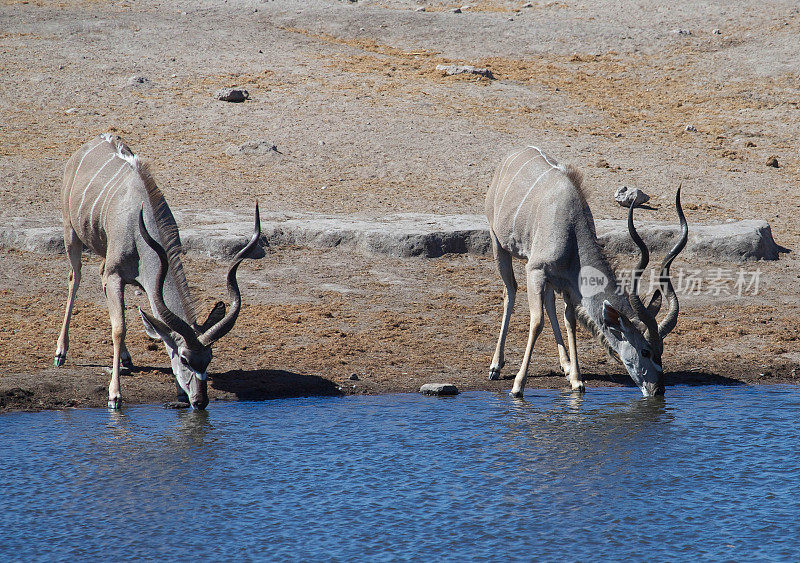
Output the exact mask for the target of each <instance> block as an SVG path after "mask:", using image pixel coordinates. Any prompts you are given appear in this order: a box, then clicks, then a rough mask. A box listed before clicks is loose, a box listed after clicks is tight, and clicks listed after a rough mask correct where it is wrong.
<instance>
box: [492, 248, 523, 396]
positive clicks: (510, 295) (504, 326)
mask: <svg viewBox="0 0 800 563" xmlns="http://www.w3.org/2000/svg"><path fill="white" fill-rule="evenodd" d="M493 243H494V244H495V258H496V260H497V269H498V270H499V272H500V277H501V278H502V279H503V284H504V285H505V287H504V289H503V321H502V323H501V325H500V337H499V338H498V340H497V347H496V348H495V350H494V355H493V356H492V363H491V365H490V366H489V379H490V380H496V379H500V370H501V369H503V366H504V365H505V363H506V361H505V345H506V335H507V334H508V324H509V321H510V319H511V313H512V311H513V310H514V301H515V299H516V297H517V280H516V278H514V267H513V265H512V263H511V254H509V253H508V252H506V251H505V250H503V249H501V248H500V247H499V245H498V244H497V242H496V241H493Z"/></svg>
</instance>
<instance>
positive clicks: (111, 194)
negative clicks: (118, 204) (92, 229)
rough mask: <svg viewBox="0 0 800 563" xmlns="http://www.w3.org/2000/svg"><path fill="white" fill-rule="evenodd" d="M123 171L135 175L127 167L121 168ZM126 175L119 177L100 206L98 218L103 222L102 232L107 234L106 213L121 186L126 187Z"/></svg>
mask: <svg viewBox="0 0 800 563" xmlns="http://www.w3.org/2000/svg"><path fill="white" fill-rule="evenodd" d="M122 169H123V170H127V171H128V172H131V173H135V171H134V170H132V169H131V168H128V167H127V166H123V167H122ZM127 179H128V175H125V174H123V175H122V177H120V179H119V181H118V182H117V185H116V187H115V188H114V189H113V190H109V191H108V197H106V198H105V201H104V202H103V205H101V206H100V217H99V220H100V221H102V222H103V230H105V231H106V232H108V225H107V224H106V221H105V217H107V213H106V212H107V211H108V209H109V208H110V207H111V200H112V199H114V196H115V195H117V192H119V190H120V189H121V188H122V186H126V185H127Z"/></svg>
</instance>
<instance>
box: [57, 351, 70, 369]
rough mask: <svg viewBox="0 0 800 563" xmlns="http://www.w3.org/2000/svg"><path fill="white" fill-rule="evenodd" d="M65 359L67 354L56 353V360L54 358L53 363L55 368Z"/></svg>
mask: <svg viewBox="0 0 800 563" xmlns="http://www.w3.org/2000/svg"><path fill="white" fill-rule="evenodd" d="M66 361H67V355H66V354H56V360H55V362H54V363H55V366H56V367H57V368H60V367H61V366H63V365H64V362H66Z"/></svg>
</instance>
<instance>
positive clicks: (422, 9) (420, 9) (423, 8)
mask: <svg viewBox="0 0 800 563" xmlns="http://www.w3.org/2000/svg"><path fill="white" fill-rule="evenodd" d="M414 11H415V12H424V11H425V6H417V7H416V8H415V9H414Z"/></svg>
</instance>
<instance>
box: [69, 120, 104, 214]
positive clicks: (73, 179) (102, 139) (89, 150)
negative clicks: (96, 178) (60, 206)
mask: <svg viewBox="0 0 800 563" xmlns="http://www.w3.org/2000/svg"><path fill="white" fill-rule="evenodd" d="M104 141H105V138H104V137H103V136H102V135H100V142H99V143H97V144H96V145H95V146H93V147H92V148H90V149H87V151H86V152H85V153H83V156H82V157H81V160H80V162H78V166H76V167H75V171H74V172H73V173H72V185H71V186H70V187H69V199H72V190H73V189H74V188H75V178H77V177H78V170H80V168H81V164H83V160H84V159H85V158H86V157H87V156H89V153H90V152H92V151H93V150H94V149H96V148H97V147H99V146H100V145H102V144H103V142H104Z"/></svg>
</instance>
